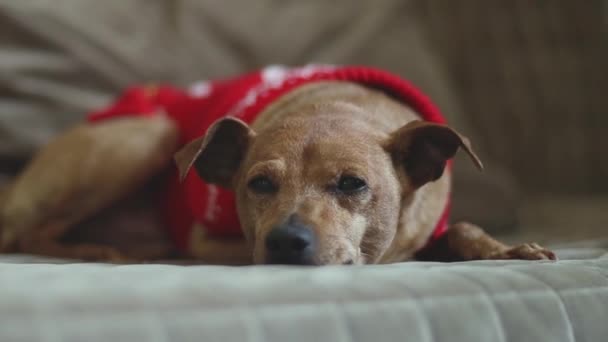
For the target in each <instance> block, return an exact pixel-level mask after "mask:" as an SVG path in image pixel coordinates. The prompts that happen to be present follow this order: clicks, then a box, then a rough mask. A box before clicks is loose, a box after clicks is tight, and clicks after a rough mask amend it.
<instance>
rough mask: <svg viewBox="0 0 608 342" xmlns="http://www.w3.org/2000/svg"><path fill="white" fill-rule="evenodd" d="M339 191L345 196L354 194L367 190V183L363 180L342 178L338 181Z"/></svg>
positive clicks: (349, 177)
mask: <svg viewBox="0 0 608 342" xmlns="http://www.w3.org/2000/svg"><path fill="white" fill-rule="evenodd" d="M337 189H338V191H340V192H342V193H345V194H354V193H357V192H359V191H362V190H365V189H367V183H365V181H364V180H363V179H361V178H357V177H353V176H342V177H340V180H339V181H338V188H337Z"/></svg>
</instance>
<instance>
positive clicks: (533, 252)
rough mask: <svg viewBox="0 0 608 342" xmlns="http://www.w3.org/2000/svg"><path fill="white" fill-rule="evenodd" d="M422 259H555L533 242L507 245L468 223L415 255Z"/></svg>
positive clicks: (453, 227)
mask: <svg viewBox="0 0 608 342" xmlns="http://www.w3.org/2000/svg"><path fill="white" fill-rule="evenodd" d="M417 258H418V259H421V260H434V261H467V260H492V259H523V260H556V256H555V254H554V253H553V252H552V251H550V250H548V249H546V248H544V247H541V246H539V245H538V244H536V243H524V244H521V245H518V246H514V247H512V246H507V245H505V244H503V243H502V242H500V241H497V240H495V239H494V238H492V237H491V236H490V235H488V234H487V233H486V232H485V231H484V230H483V229H481V228H480V227H478V226H475V225H473V224H470V223H466V222H461V223H457V224H454V225H452V226H451V227H450V229H448V231H447V232H446V233H445V234H444V235H443V236H442V237H441V238H440V239H439V240H438V241H436V242H434V243H433V244H432V245H431V246H429V247H428V248H426V249H425V250H423V251H421V252H420V253H419V254H418V255H417Z"/></svg>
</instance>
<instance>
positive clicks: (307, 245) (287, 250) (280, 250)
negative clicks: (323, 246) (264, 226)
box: [266, 220, 315, 265]
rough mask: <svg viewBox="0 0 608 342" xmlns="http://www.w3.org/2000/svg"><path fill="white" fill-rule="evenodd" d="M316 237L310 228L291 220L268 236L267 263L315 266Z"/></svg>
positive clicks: (274, 229)
mask: <svg viewBox="0 0 608 342" xmlns="http://www.w3.org/2000/svg"><path fill="white" fill-rule="evenodd" d="M314 254H315V236H314V233H313V231H312V229H310V228H309V227H306V226H305V225H303V224H300V223H295V222H293V220H289V222H288V223H286V224H283V225H280V226H278V227H276V228H273V229H272V230H271V231H270V233H268V235H267V236H266V263H268V264H288V265H312V264H314V260H313V259H314Z"/></svg>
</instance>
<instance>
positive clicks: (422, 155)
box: [387, 120, 483, 188]
mask: <svg viewBox="0 0 608 342" xmlns="http://www.w3.org/2000/svg"><path fill="white" fill-rule="evenodd" d="M459 147H461V148H462V149H463V150H464V151H465V152H466V153H467V154H468V155H469V157H471V160H472V161H473V163H474V164H475V166H477V168H478V169H479V170H483V164H482V163H481V161H480V160H479V158H478V157H477V155H476V154H475V152H473V149H472V148H471V143H470V142H469V139H468V138H467V137H465V136H463V135H461V134H459V133H458V132H456V131H455V130H453V129H451V128H449V127H447V126H444V125H439V124H435V123H430V122H425V121H418V120H417V121H412V122H409V123H407V124H406V125H405V126H403V127H401V128H399V129H398V130H397V131H395V132H394V133H393V134H391V137H390V138H389V141H388V144H387V149H388V150H389V152H390V153H391V155H392V156H393V160H394V161H395V162H396V163H397V164H398V165H401V166H402V167H403V169H404V171H405V173H406V175H407V177H408V178H409V179H410V182H411V184H412V186H414V187H416V188H418V187H420V186H422V185H424V184H426V183H428V182H432V181H435V180H437V179H439V178H440V177H441V175H442V174H443V170H444V169H445V166H446V163H447V161H448V160H449V159H451V158H452V157H454V155H455V154H456V151H457V150H458V148H459Z"/></svg>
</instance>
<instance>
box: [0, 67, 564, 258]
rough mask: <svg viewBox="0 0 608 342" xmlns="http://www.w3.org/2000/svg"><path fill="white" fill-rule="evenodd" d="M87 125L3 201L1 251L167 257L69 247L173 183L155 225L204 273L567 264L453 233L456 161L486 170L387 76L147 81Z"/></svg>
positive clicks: (419, 98)
mask: <svg viewBox="0 0 608 342" xmlns="http://www.w3.org/2000/svg"><path fill="white" fill-rule="evenodd" d="M89 121H90V122H87V123H83V124H81V125H79V126H78V127H76V128H74V129H72V130H70V131H68V132H66V133H65V134H63V135H61V136H60V137H58V138H57V139H56V140H54V141H53V142H51V143H50V144H48V145H47V146H46V147H44V148H43V149H41V151H40V152H39V153H38V154H37V155H36V157H35V158H34V159H33V160H32V161H31V162H30V164H29V165H28V166H27V167H26V169H25V170H24V171H23V172H22V173H21V174H20V175H19V177H17V179H16V180H15V182H14V183H13V184H12V185H11V186H10V189H9V190H8V192H6V193H5V194H4V196H3V203H2V208H1V211H0V227H1V228H0V229H1V240H0V245H1V246H2V250H3V251H20V252H26V253H35V254H45V255H51V256H59V257H69V258H77V259H85V260H102V261H114V262H139V261H143V260H144V259H150V258H158V257H161V256H163V252H157V253H156V254H155V252H152V253H147V254H146V253H134V252H133V251H131V252H130V253H126V252H124V251H119V250H118V249H117V248H115V247H114V246H111V245H107V244H106V245H102V244H96V243H88V244H83V243H79V244H68V243H65V236H66V235H68V234H69V233H70V232H73V231H75V230H79V229H84V228H82V224H83V222H87V220H88V219H90V217H92V216H94V215H98V214H99V213H104V212H105V213H108V211H113V212H116V210H111V209H112V208H114V209H116V208H115V207H116V203H119V202H120V201H121V200H122V201H123V202H124V201H125V198H129V196H133V194H136V193H140V192H141V191H142V189H143V188H146V187H149V184H150V180H151V179H156V180H159V179H160V181H159V182H160V183H161V184H164V185H161V186H160V187H158V191H157V192H156V195H150V194H148V195H146V196H144V202H145V200H147V201H148V202H154V201H151V200H150V199H151V198H157V197H158V198H162V199H164V204H162V206H161V207H154V208H155V209H154V210H152V211H150V212H151V213H153V214H152V215H156V216H154V217H155V218H154V219H148V220H147V221H146V220H144V221H146V222H147V223H146V227H150V229H152V227H154V229H162V228H159V227H166V228H168V229H169V231H170V232H171V235H172V238H173V241H174V242H175V245H176V246H177V248H178V250H179V251H180V253H181V254H182V255H185V256H187V257H189V258H194V259H197V260H200V261H202V262H206V263H220V264H251V263H254V264H295V265H331V264H337V265H362V264H378V263H394V262H401V261H406V260H410V259H420V260H439V261H455V260H478V259H527V260H542V259H549V260H555V259H556V257H555V254H554V253H553V252H551V251H550V250H548V249H545V248H543V247H541V246H539V245H537V244H535V243H530V244H522V245H519V246H514V247H512V246H507V245H505V244H503V243H500V242H499V241H497V240H495V239H493V238H491V237H490V236H489V235H487V234H486V233H485V232H484V231H483V230H482V229H481V228H479V227H477V226H475V225H473V224H470V223H465V222H461V223H456V224H453V225H451V226H449V227H448V217H449V207H450V187H451V185H450V184H451V174H450V169H451V159H452V157H453V156H454V155H455V153H456V152H457V150H459V149H461V150H462V151H464V152H465V153H466V154H467V155H468V156H469V157H470V159H471V161H472V162H473V163H474V164H475V165H476V166H477V167H478V168H479V169H482V168H483V166H482V163H481V161H480V160H479V158H478V157H477V155H476V154H475V152H474V151H473V149H472V147H471V144H470V142H469V140H468V139H467V138H466V137H465V136H463V135H462V134H460V133H458V132H457V131H456V130H454V129H453V128H450V127H449V126H447V125H446V123H445V122H444V120H443V117H442V116H441V114H440V113H439V111H438V110H437V108H436V107H435V106H434V105H433V104H432V102H431V101H430V100H429V99H428V98H427V97H426V96H425V95H424V94H422V93H421V92H420V91H419V90H417V89H416V88H415V87H414V86H413V85H411V84H410V83H408V82H407V81H405V80H403V79H401V78H400V77H397V76H395V75H392V74H390V73H388V72H386V71H383V70H379V69H375V68H369V67H363V66H345V67H337V66H317V65H310V66H305V67H301V68H285V67H276V66H275V67H269V68H266V69H264V70H262V71H256V72H252V73H249V74H246V75H244V76H240V77H236V78H232V79H225V80H219V81H214V82H207V83H201V84H197V85H195V86H193V87H192V88H191V89H190V90H189V91H188V92H183V91H181V90H179V89H177V88H173V87H170V86H160V87H158V86H152V87H134V88H132V89H129V90H127V91H126V92H125V94H124V95H123V97H122V98H120V99H119V100H118V101H117V102H116V103H115V104H114V105H112V106H110V107H109V108H106V109H104V110H102V111H99V112H95V113H92V114H91V115H90V116H89ZM173 159H174V161H175V163H174V164H172V160H173ZM148 204H149V203H148ZM159 212H162V213H163V214H162V215H160V214H158V213H159ZM108 215H110V216H111V214H109V213H108ZM128 215H129V214H128V213H125V212H124V210H123V213H122V214H121V215H118V216H119V217H122V218H123V219H124V217H125V216H128ZM115 216H116V215H115ZM148 217H150V216H148ZM106 224H107V225H108V227H112V226H115V225H116V224H114V223H112V222H110V221H108V222H106ZM108 229H109V230H110V231H111V229H110V228H108Z"/></svg>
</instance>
